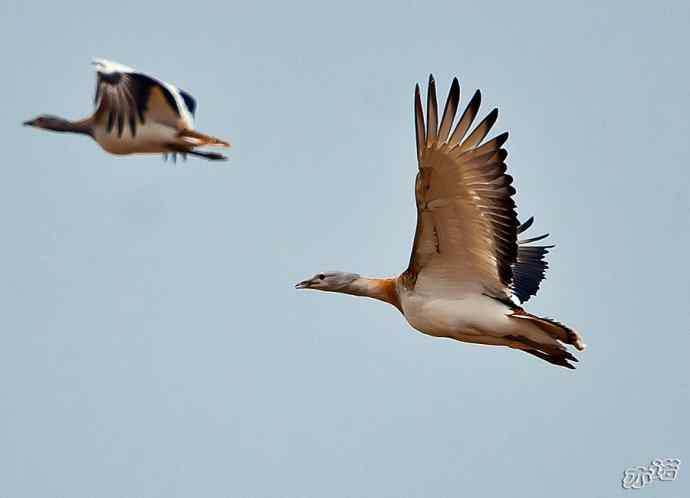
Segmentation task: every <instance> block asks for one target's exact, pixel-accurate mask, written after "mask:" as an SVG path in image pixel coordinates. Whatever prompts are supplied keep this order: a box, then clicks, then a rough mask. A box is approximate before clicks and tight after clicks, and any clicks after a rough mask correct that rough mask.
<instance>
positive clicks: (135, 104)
mask: <svg viewBox="0 0 690 498" xmlns="http://www.w3.org/2000/svg"><path fill="white" fill-rule="evenodd" d="M95 64H96V67H97V81H96V95H95V98H94V103H95V106H96V111H95V114H94V116H95V118H96V121H97V122H102V123H105V126H106V130H107V131H108V133H110V132H111V131H112V130H113V128H115V126H117V134H118V136H122V133H123V131H124V129H125V124H127V125H128V126H129V128H130V131H131V133H132V136H135V135H136V132H137V126H143V125H144V124H146V122H147V121H149V120H150V121H153V122H156V123H160V124H163V125H166V126H170V127H172V128H176V129H187V128H192V127H193V125H192V120H191V114H190V113H191V112H193V111H194V109H195V108H196V103H195V102H194V99H193V98H192V97H191V96H189V95H188V94H186V93H184V94H181V93H180V92H179V91H178V90H177V89H176V88H175V87H174V86H172V85H170V84H168V83H165V82H162V81H158V80H156V79H154V78H152V77H150V76H147V75H145V74H142V73H137V72H134V70H132V69H130V68H126V67H125V66H119V65H116V64H114V63H110V62H108V61H96V62H95Z"/></svg>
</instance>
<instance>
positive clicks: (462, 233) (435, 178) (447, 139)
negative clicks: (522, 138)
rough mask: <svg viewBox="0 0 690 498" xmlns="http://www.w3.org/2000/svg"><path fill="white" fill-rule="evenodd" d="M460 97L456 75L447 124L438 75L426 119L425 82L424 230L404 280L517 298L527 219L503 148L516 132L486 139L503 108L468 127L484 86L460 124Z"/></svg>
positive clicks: (420, 122)
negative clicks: (521, 234) (520, 241)
mask: <svg viewBox="0 0 690 498" xmlns="http://www.w3.org/2000/svg"><path fill="white" fill-rule="evenodd" d="M459 102H460V85H459V84H458V80H457V79H454V80H453V84H452V86H451V89H450V93H449V95H448V100H447V101H446V106H445V110H444V112H443V116H442V118H441V121H440V124H439V121H438V108H437V102H436V84H435V82H434V79H433V77H430V78H429V90H428V98H427V119H426V123H425V121H424V112H423V110H422V102H421V97H420V91H419V85H417V88H416V92H415V127H416V136H417V159H418V162H419V172H418V174H417V179H416V183H415V194H416V201H417V230H416V233H415V238H414V244H413V248H412V255H411V257H410V263H409V266H408V269H407V270H406V272H405V273H404V274H403V282H404V283H405V285H407V286H408V287H410V288H414V289H415V292H418V293H427V292H428V293H432V292H433V293H434V294H435V295H449V296H454V297H459V296H461V295H463V294H465V293H485V294H488V295H490V296H493V297H496V298H499V299H505V298H510V295H511V287H510V286H511V282H512V276H513V271H512V266H513V265H514V264H515V262H516V261H517V256H518V246H517V228H518V225H519V223H518V220H517V215H516V213H515V203H514V201H513V199H512V195H513V194H514V193H515V189H514V188H513V187H512V186H511V183H512V181H513V179H512V178H511V177H510V175H507V174H506V165H505V162H504V161H505V159H506V157H507V152H506V150H505V149H503V148H502V145H503V144H504V143H505V141H506V140H507V138H508V134H507V133H503V134H501V135H498V136H497V137H495V138H493V139H491V140H488V141H486V142H484V139H485V138H486V136H487V134H488V133H489V130H490V129H491V127H492V126H493V124H494V123H495V122H496V118H497V116H498V110H497V109H494V110H493V111H491V112H490V113H489V114H488V115H487V116H486V117H485V118H484V119H483V120H482V121H481V122H480V123H479V124H478V125H477V126H476V127H475V128H474V129H473V130H472V131H471V132H470V133H469V134H468V131H469V130H470V128H471V127H472V122H473V121H474V118H475V117H476V116H477V112H478V111H479V105H480V102H481V94H480V92H479V91H477V92H476V93H475V94H474V96H473V97H472V98H471V99H470V102H469V104H468V105H467V108H466V109H465V111H464V112H463V114H462V116H461V117H460V119H459V121H458V122H457V124H456V125H455V128H454V129H453V126H452V125H453V121H454V119H455V114H456V112H457V109H458V104H459ZM425 124H426V126H425ZM451 129H453V131H452V133H451Z"/></svg>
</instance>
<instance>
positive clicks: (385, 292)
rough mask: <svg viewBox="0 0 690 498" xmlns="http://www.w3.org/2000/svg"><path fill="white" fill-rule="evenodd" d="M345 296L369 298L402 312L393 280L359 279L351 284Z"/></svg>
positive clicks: (394, 280)
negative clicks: (390, 305)
mask: <svg viewBox="0 0 690 498" xmlns="http://www.w3.org/2000/svg"><path fill="white" fill-rule="evenodd" d="M344 292H345V293H346V294H352V295H354V296H363V297H370V298H372V299H378V300H379V301H384V302H386V303H388V304H392V305H393V306H395V307H396V308H398V309H399V310H401V311H402V309H401V307H400V299H399V297H398V290H397V288H396V279H394V278H366V277H360V278H358V279H357V280H355V281H354V282H352V283H351V284H350V285H349V286H348V288H347V289H346V290H344Z"/></svg>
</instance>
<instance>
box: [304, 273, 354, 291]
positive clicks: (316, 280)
mask: <svg viewBox="0 0 690 498" xmlns="http://www.w3.org/2000/svg"><path fill="white" fill-rule="evenodd" d="M359 278H360V276H359V275H358V274H356V273H345V272H339V271H336V272H326V273H317V274H316V275H314V276H313V277H311V278H309V279H307V280H302V281H301V282H300V283H298V284H297V285H295V289H315V290H322V291H331V292H347V291H348V290H349V289H350V287H351V286H352V283H353V282H355V281H357V280H359Z"/></svg>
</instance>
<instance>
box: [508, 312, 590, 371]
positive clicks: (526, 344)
mask: <svg viewBox="0 0 690 498" xmlns="http://www.w3.org/2000/svg"><path fill="white" fill-rule="evenodd" d="M510 317H511V318H518V319H520V320H526V321H528V322H529V323H530V324H532V326H534V327H536V328H537V329H539V331H541V332H543V333H545V334H547V336H548V337H549V338H550V339H552V340H550V341H544V340H535V338H530V337H532V336H531V335H530V337H526V335H528V334H525V335H524V336H523V335H515V336H512V337H510V338H511V339H512V340H514V341H515V343H516V344H515V346H513V347H517V348H518V349H521V350H522V351H524V352H526V353H529V354H531V355H534V356H536V357H538V358H541V359H542V360H545V361H548V362H549V363H552V364H554V365H560V366H563V367H566V368H575V367H574V366H573V365H571V364H570V363H569V361H574V362H577V358H575V357H574V356H573V355H572V354H570V353H569V352H568V351H567V350H566V349H565V347H564V346H563V344H568V345H571V346H573V347H575V348H576V349H577V350H579V351H584V350H585V348H586V347H587V346H586V345H585V344H584V343H583V342H582V338H581V337H580V334H578V333H577V332H576V331H575V330H573V329H571V328H570V327H567V326H565V325H563V324H562V323H559V322H557V321H555V320H552V319H550V318H544V317H540V316H535V315H532V314H531V313H527V312H526V311H524V310H522V309H518V310H515V311H514V312H513V314H512V315H510ZM561 343H562V344H561Z"/></svg>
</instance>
